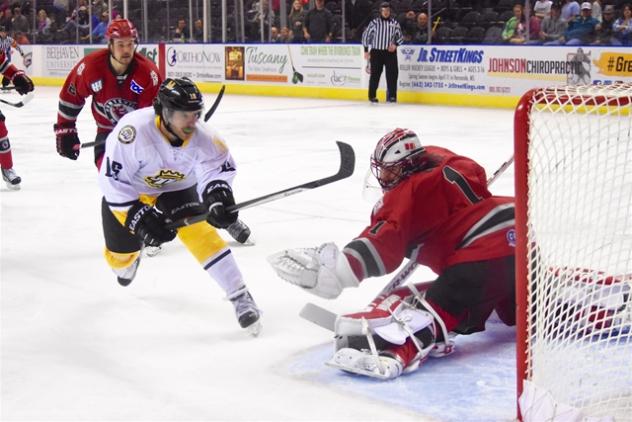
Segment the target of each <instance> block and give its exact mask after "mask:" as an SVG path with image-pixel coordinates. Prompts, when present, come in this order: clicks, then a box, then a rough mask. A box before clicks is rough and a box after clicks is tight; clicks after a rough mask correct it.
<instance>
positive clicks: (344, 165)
mask: <svg viewBox="0 0 632 422" xmlns="http://www.w3.org/2000/svg"><path fill="white" fill-rule="evenodd" d="M336 145H337V146H338V150H339V151H340V168H339V169H338V172H337V173H336V174H334V175H333V176H329V177H324V178H322V179H318V180H313V181H311V182H307V183H303V184H302V185H298V186H294V187H291V188H287V189H283V190H281V191H278V192H273V193H269V194H267V195H263V196H260V197H258V198H253V199H250V200H248V201H244V202H240V203H239V204H236V205H233V206H232V207H228V209H227V211H228V212H233V211H237V210H241V209H246V208H251V207H254V206H257V205H261V204H265V203H267V202H272V201H276V200H277V199H281V198H285V197H287V196H290V195H295V194H297V193H300V192H303V191H305V190H310V189H316V188H319V187H321V186H324V185H328V184H329V183H333V182H337V181H338V180H342V179H346V178H347V177H349V176H351V175H352V174H353V170H354V168H355V153H354V152H353V148H352V147H351V145H349V144H346V143H344V142H339V141H336ZM207 215H208V213H203V214H198V215H194V216H193V217H187V218H182V219H180V220H177V221H174V222H173V223H170V224H167V226H166V227H167V228H168V229H171V230H173V229H177V228H179V227H183V226H190V225H191V224H195V223H199V222H200V221H204V220H206V217H207Z"/></svg>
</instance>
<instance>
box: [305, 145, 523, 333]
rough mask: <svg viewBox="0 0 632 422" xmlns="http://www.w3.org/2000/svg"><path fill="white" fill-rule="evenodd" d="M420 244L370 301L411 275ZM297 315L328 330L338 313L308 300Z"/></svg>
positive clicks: (504, 165)
mask: <svg viewBox="0 0 632 422" xmlns="http://www.w3.org/2000/svg"><path fill="white" fill-rule="evenodd" d="M513 160H514V156H513V154H512V156H511V158H509V160H507V161H505V162H504V163H502V164H501V166H500V167H499V168H498V170H496V171H495V172H494V174H492V175H491V177H489V178H488V179H487V186H490V185H491V184H492V183H494V182H495V181H496V180H497V179H498V177H499V176H500V175H501V174H503V173H504V172H505V170H507V168H509V166H510V165H511V163H513ZM421 246H422V245H418V246H417V247H416V248H415V249H414V250H413V253H412V254H411V257H410V260H409V261H408V262H407V263H406V265H404V267H402V269H401V270H399V272H398V273H397V274H396V275H395V277H393V278H392V279H391V281H389V282H388V284H387V285H386V286H384V288H383V289H382V290H381V291H380V292H379V293H378V294H377V296H375V299H373V301H372V302H374V301H375V300H376V299H378V298H379V297H380V296H386V295H387V294H389V293H390V292H392V291H393V290H395V289H397V288H398V287H400V286H401V285H403V284H404V282H405V281H406V280H407V279H408V278H409V277H410V276H411V275H412V273H414V272H415V270H416V269H417V267H418V266H419V263H418V262H417V255H418V254H419V250H420V249H421ZM299 316H300V317H301V318H303V319H306V320H308V321H310V322H312V323H314V324H316V325H318V326H320V327H322V328H324V329H326V330H329V331H334V329H335V326H334V325H335V322H336V318H337V317H338V315H336V314H335V313H334V312H331V311H330V310H328V309H325V308H323V307H321V306H318V305H315V304H313V303H309V302H308V303H307V304H305V306H303V309H301V311H300V313H299Z"/></svg>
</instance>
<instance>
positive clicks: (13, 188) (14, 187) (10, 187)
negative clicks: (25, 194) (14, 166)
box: [6, 182, 20, 190]
mask: <svg viewBox="0 0 632 422" xmlns="http://www.w3.org/2000/svg"><path fill="white" fill-rule="evenodd" d="M6 185H7V188H9V190H20V184H19V183H18V184H17V185H12V184H11V183H9V182H6Z"/></svg>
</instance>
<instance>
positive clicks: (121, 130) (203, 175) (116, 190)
mask: <svg viewBox="0 0 632 422" xmlns="http://www.w3.org/2000/svg"><path fill="white" fill-rule="evenodd" d="M235 172H236V166H235V162H234V161H233V158H232V157H231V155H230V152H229V151H228V147H227V146H226V144H225V142H224V140H223V139H222V137H221V136H220V135H219V134H218V133H217V132H216V131H215V130H213V129H211V128H210V127H208V126H207V125H206V124H205V123H203V122H202V121H198V123H197V124H196V130H195V132H194V133H193V135H192V136H191V137H190V138H189V139H188V140H186V141H185V142H184V144H183V145H182V146H180V147H174V146H172V145H171V144H170V143H169V141H168V140H167V138H166V137H165V136H164V135H163V134H162V133H161V132H160V129H159V127H158V121H157V118H156V115H155V113H154V110H153V108H152V107H147V108H142V109H140V110H136V111H133V112H131V113H128V114H126V115H125V116H124V117H123V118H122V119H121V120H119V122H118V123H117V125H116V127H115V128H114V130H113V131H112V132H111V133H110V135H109V136H108V137H107V140H106V144H105V156H104V158H103V164H102V165H101V169H100V170H99V186H100V188H101V191H102V192H103V195H104V196H105V200H106V202H107V203H108V205H109V206H110V208H111V209H112V210H117V211H123V210H126V209H127V208H129V206H131V205H132V203H133V202H134V201H137V200H138V199H139V198H140V196H141V195H149V196H154V197H155V196H158V195H160V194H161V193H165V192H173V191H178V190H182V189H187V188H189V187H191V186H194V185H195V184H197V191H198V195H199V194H200V193H201V192H202V191H203V190H204V188H205V187H206V185H207V184H208V183H209V182H211V181H213V180H224V181H226V182H227V183H229V184H231V185H232V181H233V178H234V177H235Z"/></svg>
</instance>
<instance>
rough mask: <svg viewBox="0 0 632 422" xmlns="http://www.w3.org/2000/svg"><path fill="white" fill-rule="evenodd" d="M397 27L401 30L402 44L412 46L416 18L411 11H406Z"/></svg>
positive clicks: (415, 31) (415, 30) (415, 29)
mask: <svg viewBox="0 0 632 422" xmlns="http://www.w3.org/2000/svg"><path fill="white" fill-rule="evenodd" d="M399 26H400V27H401V28H402V35H403V38H404V44H412V42H413V39H414V38H415V34H416V33H417V17H416V16H415V12H414V11H413V10H412V9H411V10H408V11H407V12H406V13H405V14H404V15H403V16H402V19H401V20H400V21H399Z"/></svg>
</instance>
